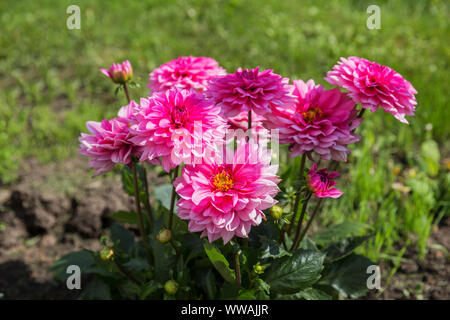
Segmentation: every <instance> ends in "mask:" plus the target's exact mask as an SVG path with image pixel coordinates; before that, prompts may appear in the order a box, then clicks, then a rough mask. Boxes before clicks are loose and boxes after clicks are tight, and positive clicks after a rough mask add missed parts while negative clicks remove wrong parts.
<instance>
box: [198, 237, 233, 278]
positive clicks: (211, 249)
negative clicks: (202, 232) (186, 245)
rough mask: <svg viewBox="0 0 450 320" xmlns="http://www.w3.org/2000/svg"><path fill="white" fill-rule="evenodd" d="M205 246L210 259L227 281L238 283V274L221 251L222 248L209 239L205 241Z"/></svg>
mask: <svg viewBox="0 0 450 320" xmlns="http://www.w3.org/2000/svg"><path fill="white" fill-rule="evenodd" d="M203 247H204V248H205V252H206V255H207V256H208V258H209V261H211V263H212V264H213V266H214V267H215V268H216V270H217V271H218V272H219V273H220V275H221V276H222V277H223V278H224V279H225V281H228V282H230V283H236V275H235V274H234V271H233V269H231V268H230V263H229V262H228V260H227V259H226V258H225V256H224V255H223V254H222V253H221V252H220V250H219V249H218V248H217V247H216V246H215V245H213V244H212V243H209V242H207V241H205V242H204V244H203Z"/></svg>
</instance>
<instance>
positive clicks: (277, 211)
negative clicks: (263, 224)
mask: <svg viewBox="0 0 450 320" xmlns="http://www.w3.org/2000/svg"><path fill="white" fill-rule="evenodd" d="M270 215H271V216H272V218H274V219H275V220H278V219H280V218H281V216H282V215H283V209H282V208H281V207H279V206H277V205H274V206H273V207H272V208H270Z"/></svg>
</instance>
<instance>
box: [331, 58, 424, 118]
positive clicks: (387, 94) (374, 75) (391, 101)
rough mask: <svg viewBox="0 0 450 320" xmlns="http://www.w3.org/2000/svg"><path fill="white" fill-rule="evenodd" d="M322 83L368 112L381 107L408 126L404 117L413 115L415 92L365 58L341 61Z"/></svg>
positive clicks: (401, 80) (397, 75)
mask: <svg viewBox="0 0 450 320" xmlns="http://www.w3.org/2000/svg"><path fill="white" fill-rule="evenodd" d="M325 80H326V81H328V82H329V83H331V84H334V85H337V86H340V87H342V88H344V89H347V90H348V91H349V92H350V93H349V95H350V97H352V98H353V100H354V101H355V102H359V103H361V106H362V107H363V108H367V109H370V111H371V112H375V111H376V110H377V109H378V107H379V106H380V107H381V108H383V110H384V111H386V112H389V113H392V114H393V115H394V117H395V118H396V119H397V120H399V121H401V122H404V123H408V121H407V120H406V119H405V116H413V115H414V110H415V106H416V104H417V101H416V98H415V94H417V91H416V89H414V87H413V86H412V85H411V83H409V82H408V81H407V80H405V79H404V78H403V77H402V76H401V75H400V74H399V73H398V72H396V71H394V70H392V69H391V68H389V67H386V66H383V65H381V64H378V63H376V62H371V61H369V60H366V59H364V58H358V57H349V58H347V59H345V58H341V61H340V62H339V63H338V64H337V65H335V66H334V67H333V70H332V71H330V72H328V74H327V77H326V78H325Z"/></svg>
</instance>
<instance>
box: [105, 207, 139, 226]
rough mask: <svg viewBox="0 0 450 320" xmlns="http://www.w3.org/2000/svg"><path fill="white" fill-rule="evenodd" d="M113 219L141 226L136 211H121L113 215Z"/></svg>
mask: <svg viewBox="0 0 450 320" xmlns="http://www.w3.org/2000/svg"><path fill="white" fill-rule="evenodd" d="M111 218H113V219H115V220H117V221H119V222H122V223H128V224H139V218H138V216H137V213H136V212H134V211H125V210H120V211H117V212H114V213H113V214H111Z"/></svg>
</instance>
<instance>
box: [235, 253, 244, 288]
mask: <svg viewBox="0 0 450 320" xmlns="http://www.w3.org/2000/svg"><path fill="white" fill-rule="evenodd" d="M241 253H242V251H241V249H239V251H238V252H237V253H236V254H235V255H234V264H235V270H234V273H235V275H236V285H237V287H238V288H240V287H241V263H240V261H239V260H240V257H241Z"/></svg>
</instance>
